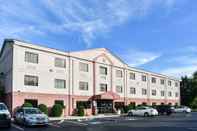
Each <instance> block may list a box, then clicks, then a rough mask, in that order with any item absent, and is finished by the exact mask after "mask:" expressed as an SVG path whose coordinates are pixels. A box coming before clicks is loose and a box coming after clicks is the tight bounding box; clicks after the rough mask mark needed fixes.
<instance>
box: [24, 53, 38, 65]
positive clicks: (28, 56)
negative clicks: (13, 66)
mask: <svg viewBox="0 0 197 131" xmlns="http://www.w3.org/2000/svg"><path fill="white" fill-rule="evenodd" d="M25 61H26V62H30V63H38V54H36V53H32V52H27V51H26V52H25Z"/></svg>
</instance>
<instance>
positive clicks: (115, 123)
mask: <svg viewBox="0 0 197 131" xmlns="http://www.w3.org/2000/svg"><path fill="white" fill-rule="evenodd" d="M0 130H2V131H101V130H102V131H131V130H132V131H144V130H146V131H197V113H190V114H173V115H171V116H157V117H146V118H144V117H113V118H99V119H92V120H82V121H77V120H76V121H74V120H73V121H56V122H50V124H49V125H48V126H47V127H23V126H19V125H15V124H12V127H11V128H10V129H0Z"/></svg>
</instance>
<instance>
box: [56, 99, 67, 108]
mask: <svg viewBox="0 0 197 131" xmlns="http://www.w3.org/2000/svg"><path fill="white" fill-rule="evenodd" d="M54 104H59V105H61V106H62V107H63V108H65V105H64V101H63V100H55V102H54Z"/></svg>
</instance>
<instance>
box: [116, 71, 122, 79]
mask: <svg viewBox="0 0 197 131" xmlns="http://www.w3.org/2000/svg"><path fill="white" fill-rule="evenodd" d="M122 76H123V74H122V71H121V70H116V77H119V78H122Z"/></svg>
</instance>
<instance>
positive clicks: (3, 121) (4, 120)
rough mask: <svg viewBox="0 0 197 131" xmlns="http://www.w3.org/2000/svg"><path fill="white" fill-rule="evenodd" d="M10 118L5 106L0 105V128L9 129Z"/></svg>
mask: <svg viewBox="0 0 197 131" xmlns="http://www.w3.org/2000/svg"><path fill="white" fill-rule="evenodd" d="M10 125H11V116H10V112H9V111H8V108H7V106H6V105H5V104H4V103H0V127H10Z"/></svg>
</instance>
